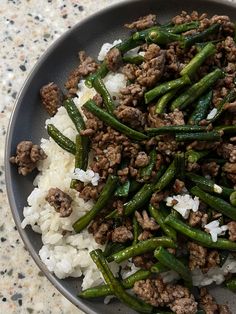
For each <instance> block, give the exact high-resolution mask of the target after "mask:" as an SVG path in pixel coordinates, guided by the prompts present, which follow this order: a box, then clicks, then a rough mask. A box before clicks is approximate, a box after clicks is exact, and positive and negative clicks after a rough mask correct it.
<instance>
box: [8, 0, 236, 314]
mask: <svg viewBox="0 0 236 314" xmlns="http://www.w3.org/2000/svg"><path fill="white" fill-rule="evenodd" d="M143 1H145V0H120V1H119V2H118V3H114V4H111V5H108V6H107V7H105V8H103V9H101V10H99V11H97V12H95V13H93V14H91V15H89V16H87V17H86V18H83V19H82V20H81V21H79V22H78V23H76V24H75V25H73V26H72V27H71V28H70V29H67V30H66V31H65V32H63V33H62V34H61V36H60V37H59V38H57V39H56V40H55V41H54V42H52V43H51V44H50V45H49V46H48V47H47V48H46V50H45V51H44V52H43V53H42V55H41V56H40V57H39V59H38V60H37V61H36V63H35V64H34V65H33V66H32V68H31V70H30V71H29V73H28V75H27V77H26V79H25V80H24V82H23V84H22V86H21V88H20V90H19V93H18V95H17V97H16V99H15V101H14V105H13V109H12V112H11V115H10V119H9V122H8V126H7V131H6V137H5V146H4V169H5V185H6V192H7V201H8V203H9V206H10V210H11V214H12V217H13V220H14V223H15V225H16V228H17V231H18V232H19V234H20V237H21V239H22V241H23V244H24V245H25V248H26V250H27V251H28V252H29V254H30V256H31V257H32V259H33V261H34V262H35V264H36V265H37V267H38V268H39V269H40V270H41V271H42V272H43V273H44V275H45V276H46V277H47V279H48V280H49V282H50V283H51V284H52V285H53V286H54V287H55V288H56V289H57V290H58V291H59V292H60V293H61V294H62V295H63V296H64V297H65V298H66V299H67V300H69V301H70V302H71V303H72V304H73V305H74V306H76V307H77V308H79V309H80V310H82V311H84V312H85V313H86V314H97V312H96V311H94V310H92V309H91V308H90V307H89V305H86V304H84V301H83V300H81V299H79V298H76V297H75V296H73V295H72V294H71V293H70V292H69V291H68V290H67V289H66V288H65V287H63V285H62V283H61V282H59V280H58V278H57V277H56V276H55V275H54V274H53V273H51V272H50V271H49V270H48V268H47V267H46V266H45V265H44V263H43V262H42V261H41V259H40V257H39V254H38V252H36V250H35V248H34V246H33V245H32V244H31V242H30V240H29V238H28V237H27V235H26V232H25V230H24V229H23V228H22V227H21V219H20V216H19V212H18V208H17V204H16V202H15V198H14V197H13V193H12V179H11V176H10V162H9V156H10V144H11V141H10V140H11V138H12V133H13V128H12V125H13V124H14V123H15V120H16V117H17V114H18V111H19V106H18V104H19V103H20V100H21V98H22V97H23V95H24V93H25V91H26V90H27V88H28V86H29V85H30V83H31V80H32V78H33V74H34V73H35V72H36V71H37V70H38V69H39V68H40V67H41V65H42V63H43V62H44V60H45V59H46V58H47V56H48V55H50V54H51V52H52V51H53V50H55V49H56V48H57V46H59V45H60V44H61V43H62V42H63V41H64V39H65V38H66V37H67V36H68V35H69V34H70V33H72V32H74V31H75V29H77V28H78V29H79V28H80V26H81V25H83V24H85V23H87V22H89V21H90V20H93V19H94V18H95V17H97V16H99V15H101V14H105V13H107V12H109V11H113V10H115V9H116V8H119V7H122V6H124V5H126V4H130V3H134V4H135V3H139V2H143ZM203 1H204V2H210V3H216V4H220V5H224V6H227V7H229V8H234V9H236V2H231V1H229V0H203Z"/></svg>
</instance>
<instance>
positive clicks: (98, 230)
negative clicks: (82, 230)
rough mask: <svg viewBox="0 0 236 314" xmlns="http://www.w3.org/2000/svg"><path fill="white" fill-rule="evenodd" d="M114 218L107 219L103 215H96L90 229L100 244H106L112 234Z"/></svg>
mask: <svg viewBox="0 0 236 314" xmlns="http://www.w3.org/2000/svg"><path fill="white" fill-rule="evenodd" d="M112 224H113V222H112V220H105V219H104V218H103V217H96V219H95V220H93V222H92V224H91V225H90V226H89V228H88V231H89V233H92V234H93V236H94V239H95V241H96V242H97V243H98V244H105V243H106V241H107V240H108V239H110V236H111V230H112Z"/></svg>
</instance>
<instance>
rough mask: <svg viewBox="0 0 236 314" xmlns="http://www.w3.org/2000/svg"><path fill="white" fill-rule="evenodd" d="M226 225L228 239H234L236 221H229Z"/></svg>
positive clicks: (235, 236)
mask: <svg viewBox="0 0 236 314" xmlns="http://www.w3.org/2000/svg"><path fill="white" fill-rule="evenodd" d="M227 226H228V228H229V239H230V240H231V241H236V221H230V222H229V223H228V224H227Z"/></svg>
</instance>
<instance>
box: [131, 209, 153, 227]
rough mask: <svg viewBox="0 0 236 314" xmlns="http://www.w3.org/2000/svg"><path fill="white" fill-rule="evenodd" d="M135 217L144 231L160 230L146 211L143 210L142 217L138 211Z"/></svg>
mask: <svg viewBox="0 0 236 314" xmlns="http://www.w3.org/2000/svg"><path fill="white" fill-rule="evenodd" d="M135 217H136V218H137V221H138V223H139V224H140V226H141V227H142V228H143V230H157V229H158V228H159V226H158V224H157V223H156V222H155V220H154V219H153V218H152V217H149V216H148V214H147V212H146V210H143V212H142V215H141V214H140V213H139V212H137V211H136V212H135Z"/></svg>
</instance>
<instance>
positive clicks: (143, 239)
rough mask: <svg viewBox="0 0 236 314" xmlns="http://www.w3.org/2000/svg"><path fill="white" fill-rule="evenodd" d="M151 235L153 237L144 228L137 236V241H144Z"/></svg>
mask: <svg viewBox="0 0 236 314" xmlns="http://www.w3.org/2000/svg"><path fill="white" fill-rule="evenodd" d="M152 237H153V234H152V233H151V232H150V231H149V230H144V231H143V232H141V233H140V235H139V236H138V240H139V241H145V240H147V239H150V238H152Z"/></svg>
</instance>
